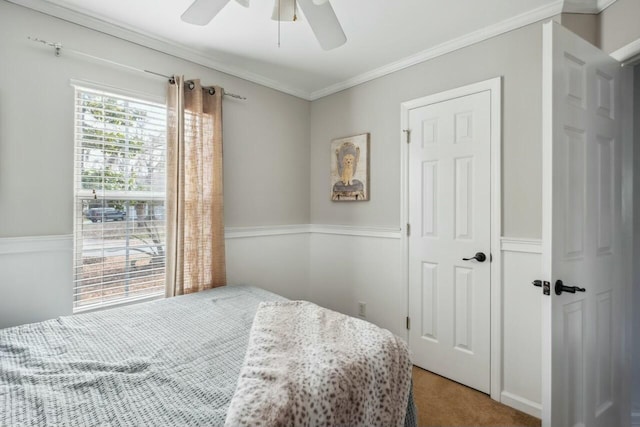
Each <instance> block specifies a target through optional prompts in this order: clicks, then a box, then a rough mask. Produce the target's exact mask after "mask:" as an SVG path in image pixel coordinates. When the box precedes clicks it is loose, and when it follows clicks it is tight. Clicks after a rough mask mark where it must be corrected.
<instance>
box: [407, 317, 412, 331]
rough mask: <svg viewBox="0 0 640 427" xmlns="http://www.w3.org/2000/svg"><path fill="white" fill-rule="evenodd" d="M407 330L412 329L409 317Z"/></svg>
mask: <svg viewBox="0 0 640 427" xmlns="http://www.w3.org/2000/svg"><path fill="white" fill-rule="evenodd" d="M407 329H411V319H410V318H409V316H407Z"/></svg>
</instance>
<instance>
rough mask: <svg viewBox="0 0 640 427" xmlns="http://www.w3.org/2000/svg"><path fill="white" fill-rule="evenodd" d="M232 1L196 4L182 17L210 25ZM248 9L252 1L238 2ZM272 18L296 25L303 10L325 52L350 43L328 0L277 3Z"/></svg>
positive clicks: (208, 0)
mask: <svg viewBox="0 0 640 427" xmlns="http://www.w3.org/2000/svg"><path fill="white" fill-rule="evenodd" d="M230 1H231V0H195V1H194V2H193V3H192V4H191V6H189V8H188V9H187V10H186V11H185V12H184V13H183V14H182V16H181V17H180V18H181V19H182V20H183V21H184V22H188V23H189V24H195V25H207V24H208V23H209V22H211V20H212V19H213V18H214V17H215V16H216V15H217V14H218V12H220V11H221V10H222V8H223V7H225V6H226V5H227V3H229V2H230ZM236 1H237V2H238V3H239V4H241V5H242V6H244V7H249V1H250V0H236ZM274 1H275V4H274V7H273V15H272V16H271V19H273V20H276V21H295V20H296V19H297V17H296V8H297V6H300V8H301V9H302V11H303V12H304V16H305V17H306V18H307V21H308V22H309V26H311V30H312V31H313V34H314V35H315V36H316V39H318V42H319V43H320V46H321V47H322V49H324V50H331V49H335V48H336V47H338V46H342V45H343V44H345V43H346V41H347V36H345V34H344V31H343V30H342V26H341V25H340V22H339V21H338V17H337V16H336V13H335V12H334V11H333V7H331V4H330V3H329V0H274Z"/></svg>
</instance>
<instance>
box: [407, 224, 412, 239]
mask: <svg viewBox="0 0 640 427" xmlns="http://www.w3.org/2000/svg"><path fill="white" fill-rule="evenodd" d="M407 236H411V224H409V223H407Z"/></svg>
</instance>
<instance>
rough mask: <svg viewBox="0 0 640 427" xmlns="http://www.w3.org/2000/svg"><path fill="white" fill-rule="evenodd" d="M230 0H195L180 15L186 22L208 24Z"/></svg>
mask: <svg viewBox="0 0 640 427" xmlns="http://www.w3.org/2000/svg"><path fill="white" fill-rule="evenodd" d="M229 1H230V0H195V1H194V2H193V3H192V4H191V6H189V8H188V9H187V10H186V11H185V12H184V13H183V14H182V16H180V18H181V19H182V20H183V21H184V22H188V23H189V24H194V25H207V24H208V23H209V22H211V20H212V19H213V18H214V17H215V16H216V15H217V14H218V12H220V11H221V10H222V8H223V7H225V6H226V5H227V3H229Z"/></svg>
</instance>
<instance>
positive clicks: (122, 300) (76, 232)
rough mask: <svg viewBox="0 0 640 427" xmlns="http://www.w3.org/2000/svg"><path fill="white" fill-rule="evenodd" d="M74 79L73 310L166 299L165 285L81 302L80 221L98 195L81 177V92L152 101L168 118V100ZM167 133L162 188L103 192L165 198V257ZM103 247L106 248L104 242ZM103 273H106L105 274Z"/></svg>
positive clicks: (119, 198) (114, 197)
mask: <svg viewBox="0 0 640 427" xmlns="http://www.w3.org/2000/svg"><path fill="white" fill-rule="evenodd" d="M70 83H71V86H72V88H73V103H72V107H73V119H72V120H73V122H72V125H73V151H74V152H73V202H72V203H73V208H72V212H73V266H72V275H73V287H72V310H73V313H74V314H76V313H84V312H90V311H98V310H103V309H106V308H113V307H118V306H125V305H131V304H136V303H140V302H145V301H151V300H156V299H162V298H164V297H165V291H164V286H163V287H162V289H161V290H160V289H158V290H157V291H156V292H155V293H153V294H150V295H141V296H138V297H136V296H133V297H128V298H127V297H122V296H119V297H118V298H114V299H113V300H112V301H111V302H110V301H109V300H108V299H107V300H106V301H105V299H104V296H103V297H102V298H100V299H98V300H96V302H93V303H90V304H87V305H85V306H78V303H77V301H78V299H77V298H78V292H77V286H78V282H79V281H78V277H79V276H78V273H77V270H78V268H79V267H80V268H81V267H82V266H83V265H84V264H83V254H82V251H80V253H79V252H78V241H79V240H83V234H84V230H83V229H82V226H83V224H82V223H79V222H84V219H85V215H84V209H83V208H82V206H83V203H85V202H86V201H88V200H91V199H95V197H94V195H95V193H94V190H91V189H84V188H80V187H81V182H82V180H81V179H80V176H81V175H82V172H83V169H82V167H81V166H79V165H78V156H79V154H78V153H79V151H78V150H79V149H80V148H81V147H82V146H81V145H79V143H78V142H79V140H80V137H79V133H78V130H79V128H78V126H77V123H78V117H77V114H78V107H79V104H78V92H85V93H91V92H98V93H99V94H104V95H107V96H112V97H114V98H116V99H125V100H127V101H133V102H140V103H141V104H151V105H153V106H155V107H158V108H161V109H163V110H164V113H165V118H166V100H165V98H163V97H160V96H154V95H150V94H148V93H144V92H140V91H137V90H129V89H124V88H118V87H114V86H109V85H105V84H99V83H95V82H90V81H84V80H75V79H71V80H70ZM165 123H166V122H165ZM166 136H167V134H166V128H165V131H164V159H163V164H164V166H163V169H164V174H165V176H164V178H163V179H164V181H165V187H164V189H163V190H162V192H160V191H154V190H151V191H127V190H107V191H108V194H105V193H104V190H101V191H103V194H104V195H105V196H108V197H104V198H103V200H104V201H105V202H106V201H111V200H117V201H144V202H145V204H146V203H149V202H154V201H162V202H164V203H163V206H164V207H163V211H164V212H165V213H164V214H163V215H164V219H163V221H164V224H163V229H162V230H161V231H162V235H163V241H162V246H163V247H164V250H165V257H166V201H167V200H166V195H167V191H166V161H167V139H166ZM154 181H155V179H154ZM107 207H108V206H107V204H106V203H105V204H104V205H103V206H102V208H107ZM125 221H126V220H125ZM114 222H115V221H114ZM101 224H105V222H101ZM80 233H82V234H80ZM127 246H128V243H127ZM102 247H103V248H104V245H103V246H102ZM165 259H166V258H164V257H163V268H165V270H164V272H163V273H162V274H163V277H166V276H165V275H166V261H164V260H165ZM96 277H97V276H96ZM101 277H104V275H103V276H101ZM102 280H104V279H102ZM125 280H129V279H128V278H127V279H125ZM162 283H163V284H164V280H162ZM81 286H82V285H81Z"/></svg>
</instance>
